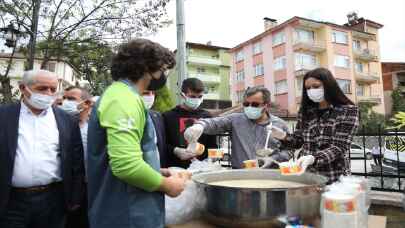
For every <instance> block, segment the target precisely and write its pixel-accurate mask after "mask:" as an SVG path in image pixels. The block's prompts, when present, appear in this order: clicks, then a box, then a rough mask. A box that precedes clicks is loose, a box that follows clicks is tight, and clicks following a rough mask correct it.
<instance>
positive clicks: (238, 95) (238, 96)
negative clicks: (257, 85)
mask: <svg viewBox="0 0 405 228" xmlns="http://www.w3.org/2000/svg"><path fill="white" fill-rule="evenodd" d="M243 95H245V91H243V90H242V91H236V103H241V102H242V101H243Z"/></svg>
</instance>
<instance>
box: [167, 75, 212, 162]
mask: <svg viewBox="0 0 405 228" xmlns="http://www.w3.org/2000/svg"><path fill="white" fill-rule="evenodd" d="M203 92H204V84H203V83H202V81H201V80H199V79H197V78H188V79H186V80H184V81H183V84H182V86H181V96H182V98H181V104H180V105H178V106H176V107H175V108H174V109H172V110H170V111H168V112H165V113H163V119H164V122H165V128H166V139H167V147H168V149H167V150H168V156H167V159H168V165H169V166H177V167H183V168H188V166H189V165H190V159H192V158H194V157H196V154H195V153H193V152H192V151H187V149H186V148H187V145H188V143H187V141H186V140H185V139H184V135H183V134H184V131H185V130H186V129H187V128H188V127H190V126H192V125H193V124H194V122H196V121H197V120H199V119H201V118H210V117H212V116H211V114H210V113H209V112H208V111H205V110H203V109H201V108H200V105H201V103H202V101H203ZM198 142H199V143H201V144H203V145H204V146H205V151H204V153H203V154H202V155H200V156H197V158H198V159H199V160H203V159H205V158H207V149H208V148H217V144H216V136H213V135H202V136H201V138H200V139H199V141H198Z"/></svg>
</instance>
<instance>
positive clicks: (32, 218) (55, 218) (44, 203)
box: [0, 185, 66, 228]
mask: <svg viewBox="0 0 405 228" xmlns="http://www.w3.org/2000/svg"><path fill="white" fill-rule="evenodd" d="M65 212H66V211H65V203H64V195H63V187H62V185H58V186H54V187H51V188H50V189H47V190H46V191H43V192H20V191H16V190H13V189H12V190H11V192H10V198H9V201H8V204H7V208H6V211H5V213H4V214H3V216H2V217H0V227H1V228H63V227H64V225H65Z"/></svg>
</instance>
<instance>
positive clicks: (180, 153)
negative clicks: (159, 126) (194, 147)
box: [173, 147, 197, 161]
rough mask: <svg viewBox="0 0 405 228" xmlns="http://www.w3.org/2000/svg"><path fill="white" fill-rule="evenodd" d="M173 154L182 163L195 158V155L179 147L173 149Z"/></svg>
mask: <svg viewBox="0 0 405 228" xmlns="http://www.w3.org/2000/svg"><path fill="white" fill-rule="evenodd" d="M173 152H174V154H175V155H176V156H177V157H178V158H180V159H181V160H183V161H184V160H190V159H192V158H194V157H196V156H197V154H196V153H194V152H192V151H189V150H187V149H184V148H180V147H175V148H174V150H173Z"/></svg>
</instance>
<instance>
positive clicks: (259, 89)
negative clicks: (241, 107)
mask: <svg viewBox="0 0 405 228" xmlns="http://www.w3.org/2000/svg"><path fill="white" fill-rule="evenodd" d="M259 92H261V93H262V95H263V101H264V103H265V104H269V103H270V98H271V94H270V91H269V90H268V89H267V88H266V87H263V86H255V87H248V88H247V89H246V92H245V95H244V96H243V99H244V100H246V98H248V97H251V96H253V95H255V94H256V93H259Z"/></svg>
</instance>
